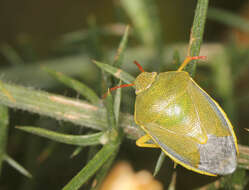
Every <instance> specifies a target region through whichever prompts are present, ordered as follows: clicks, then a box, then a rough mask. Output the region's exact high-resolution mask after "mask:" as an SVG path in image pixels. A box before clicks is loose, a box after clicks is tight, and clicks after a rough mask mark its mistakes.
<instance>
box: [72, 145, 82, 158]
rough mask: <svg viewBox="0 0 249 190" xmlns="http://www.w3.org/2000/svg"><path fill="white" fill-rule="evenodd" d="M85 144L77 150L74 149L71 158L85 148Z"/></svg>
mask: <svg viewBox="0 0 249 190" xmlns="http://www.w3.org/2000/svg"><path fill="white" fill-rule="evenodd" d="M83 148H84V147H83V146H78V147H77V148H75V150H74V151H73V153H72V154H71V155H70V158H74V157H75V156H77V155H78V154H79V153H80V152H81V151H82V149H83Z"/></svg>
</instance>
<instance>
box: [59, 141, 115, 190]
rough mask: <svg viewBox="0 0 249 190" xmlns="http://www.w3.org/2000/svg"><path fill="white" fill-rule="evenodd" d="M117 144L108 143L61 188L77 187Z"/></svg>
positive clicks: (109, 154)
mask: <svg viewBox="0 0 249 190" xmlns="http://www.w3.org/2000/svg"><path fill="white" fill-rule="evenodd" d="M118 147H119V144H113V143H108V144H106V145H104V146H103V147H102V148H101V150H100V151H99V152H98V153H97V154H96V155H95V156H94V157H93V159H91V160H90V161H89V162H88V164H87V165H86V166H85V167H84V168H83V169H82V170H81V171H80V172H79V173H78V174H77V175H76V176H74V177H73V179H71V181H70V182H69V183H68V184H67V185H65V186H64V188H63V189H62V190H77V189H79V188H80V187H81V186H82V185H83V184H84V183H85V182H86V181H87V180H88V179H89V178H90V177H92V176H93V175H94V174H95V173H96V171H97V170H98V169H99V168H100V167H101V166H102V165H103V164H104V163H105V162H106V161H107V160H108V159H109V158H110V156H111V155H112V154H113V153H114V152H115V151H116V150H117V148H118Z"/></svg>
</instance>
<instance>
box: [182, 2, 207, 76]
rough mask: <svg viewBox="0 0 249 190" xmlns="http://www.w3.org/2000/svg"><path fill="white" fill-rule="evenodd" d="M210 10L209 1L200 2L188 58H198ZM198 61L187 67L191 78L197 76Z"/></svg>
mask: <svg viewBox="0 0 249 190" xmlns="http://www.w3.org/2000/svg"><path fill="white" fill-rule="evenodd" d="M207 10H208V0H198V1H197V5H196V10H195V16H194V22H193V26H192V29H191V35H190V40H189V49H188V56H198V55H199V53H200V48H201V44H202V39H203V33H204V28H205V22H206V16H207ZM195 63H196V61H192V62H191V63H190V64H188V65H187V66H186V71H188V72H189V73H190V75H191V76H194V75H195V69H196V64H195Z"/></svg>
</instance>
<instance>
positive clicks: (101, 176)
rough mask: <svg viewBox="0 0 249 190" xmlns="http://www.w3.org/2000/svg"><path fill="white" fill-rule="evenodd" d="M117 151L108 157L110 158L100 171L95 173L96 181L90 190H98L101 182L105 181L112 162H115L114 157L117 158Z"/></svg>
mask: <svg viewBox="0 0 249 190" xmlns="http://www.w3.org/2000/svg"><path fill="white" fill-rule="evenodd" d="M117 153H118V151H116V152H115V153H114V154H112V155H111V156H110V158H109V159H108V160H107V161H106V163H104V164H103V166H102V168H101V169H100V171H99V172H98V173H97V175H96V178H95V181H96V185H95V186H93V187H92V189H91V190H98V189H99V188H100V186H101V184H102V182H103V180H104V179H105V177H106V175H107V173H108V171H109V170H110V168H111V166H112V163H113V161H114V160H115V158H116V156H117Z"/></svg>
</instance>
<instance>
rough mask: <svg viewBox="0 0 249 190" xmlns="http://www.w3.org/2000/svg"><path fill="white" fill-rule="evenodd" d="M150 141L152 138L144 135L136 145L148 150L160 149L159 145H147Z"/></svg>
mask: <svg viewBox="0 0 249 190" xmlns="http://www.w3.org/2000/svg"><path fill="white" fill-rule="evenodd" d="M149 140H151V137H150V136H149V135H144V136H142V137H140V138H139V139H138V140H137V141H136V145H137V146H140V147H147V148H160V147H159V146H158V145H157V144H151V143H146V142H148V141H149Z"/></svg>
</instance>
